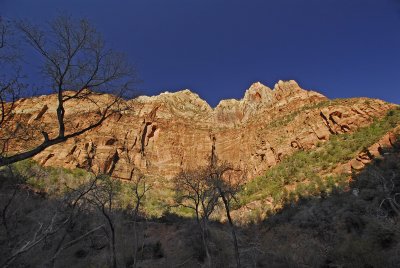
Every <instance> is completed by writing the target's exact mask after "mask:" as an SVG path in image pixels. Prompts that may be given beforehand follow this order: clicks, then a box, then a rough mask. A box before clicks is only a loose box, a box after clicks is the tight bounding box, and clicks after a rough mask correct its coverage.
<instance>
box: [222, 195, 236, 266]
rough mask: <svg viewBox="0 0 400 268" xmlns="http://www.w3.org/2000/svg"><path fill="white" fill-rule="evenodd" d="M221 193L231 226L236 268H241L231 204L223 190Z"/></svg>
mask: <svg viewBox="0 0 400 268" xmlns="http://www.w3.org/2000/svg"><path fill="white" fill-rule="evenodd" d="M219 192H220V195H221V198H222V201H223V202H224V206H225V211H226V217H227V218H228V222H229V226H230V227H231V232H232V239H233V246H234V248H235V259H236V267H238V268H240V255H239V246H238V242H237V238H236V232H235V226H234V225H233V222H232V218H231V213H230V209H229V203H228V200H227V199H226V197H225V194H224V192H222V191H221V189H220V190H219Z"/></svg>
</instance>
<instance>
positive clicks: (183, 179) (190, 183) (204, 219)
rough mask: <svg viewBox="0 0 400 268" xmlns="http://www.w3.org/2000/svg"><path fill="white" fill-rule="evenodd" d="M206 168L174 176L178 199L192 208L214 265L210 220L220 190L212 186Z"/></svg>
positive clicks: (210, 263) (208, 254)
mask: <svg viewBox="0 0 400 268" xmlns="http://www.w3.org/2000/svg"><path fill="white" fill-rule="evenodd" d="M207 171H208V170H207V169H205V168H202V169H198V170H191V171H184V172H181V173H180V174H179V175H178V176H176V177H175V178H174V184H175V188H176V194H177V196H176V201H177V203H178V204H179V205H180V206H183V207H186V208H189V209H192V210H193V211H194V213H195V215H196V222H197V225H198V227H199V230H200V234H201V239H202V244H203V248H204V251H205V254H206V258H207V262H208V266H209V267H211V266H212V261H211V253H210V250H209V246H208V221H209V217H210V215H211V214H212V213H213V211H214V209H215V207H216V205H217V203H218V198H219V196H218V192H217V190H216V188H214V187H211V186H212V185H211V184H210V181H208V180H207V178H208V172H207Z"/></svg>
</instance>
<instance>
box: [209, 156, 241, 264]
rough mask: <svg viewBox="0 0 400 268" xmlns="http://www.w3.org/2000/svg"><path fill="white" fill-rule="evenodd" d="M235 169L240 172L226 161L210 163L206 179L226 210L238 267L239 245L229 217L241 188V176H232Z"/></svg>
mask: <svg viewBox="0 0 400 268" xmlns="http://www.w3.org/2000/svg"><path fill="white" fill-rule="evenodd" d="M235 171H238V172H241V171H240V170H235V169H234V168H233V167H231V166H230V165H229V164H226V163H225V164H222V165H216V164H212V165H211V166H210V168H209V170H208V176H209V179H208V180H209V182H210V184H211V185H212V187H213V188H215V189H216V190H217V192H218V195H219V197H220V198H221V199H222V202H223V205H224V208H225V212H226V217H227V219H228V223H229V227H230V229H231V233H232V240H233V246H234V250H235V260H236V266H237V267H240V266H241V265H240V255H239V246H238V241H237V236H236V231H235V225H234V223H233V220H232V217H231V209H232V205H233V203H238V200H237V196H238V194H239V191H240V189H241V185H242V182H243V178H242V177H237V176H234V174H233V172H235Z"/></svg>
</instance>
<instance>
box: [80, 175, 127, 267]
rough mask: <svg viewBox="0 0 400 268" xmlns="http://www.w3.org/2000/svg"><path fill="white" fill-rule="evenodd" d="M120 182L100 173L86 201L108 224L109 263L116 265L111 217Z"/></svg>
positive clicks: (113, 226) (113, 228)
mask: <svg viewBox="0 0 400 268" xmlns="http://www.w3.org/2000/svg"><path fill="white" fill-rule="evenodd" d="M120 188H121V182H120V181H118V180H114V179H112V178H110V177H109V176H106V175H100V176H99V180H98V181H97V185H96V187H95V189H94V190H93V191H91V192H90V193H89V196H88V199H87V200H88V201H89V202H90V203H91V204H92V205H93V206H94V207H95V208H97V210H98V211H99V212H100V213H101V215H102V216H103V217H104V219H105V221H106V224H107V226H108V232H107V234H108V235H107V236H108V238H109V241H110V250H111V265H112V267H114V268H116V267H117V253H116V248H115V246H116V236H115V227H116V226H115V223H114V219H113V214H114V201H115V197H116V195H117V194H118V192H119V191H120Z"/></svg>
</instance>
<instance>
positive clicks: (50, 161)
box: [13, 81, 394, 179]
mask: <svg viewBox="0 0 400 268" xmlns="http://www.w3.org/2000/svg"><path fill="white" fill-rule="evenodd" d="M108 97H109V96H107V95H99V96H98V98H99V100H101V99H102V98H104V99H107V98H108ZM92 105H93V104H91V103H84V102H83V101H76V100H74V101H71V102H69V103H68V104H67V107H66V110H67V117H68V118H69V123H68V127H72V128H73V127H75V128H79V127H80V126H82V125H84V124H85V122H87V121H88V120H90V118H91V117H93V116H95V113H93V109H92V108H93V107H92ZM126 105H127V107H129V109H128V110H126V111H124V112H121V113H119V114H117V115H114V116H113V117H111V118H109V119H108V120H107V121H106V122H105V123H104V124H102V125H101V126H100V127H97V128H96V129H93V130H91V131H89V132H87V133H86V134H84V135H82V136H79V137H77V138H75V139H71V140H68V141H67V142H66V143H63V144H59V145H56V146H53V147H50V148H48V149H47V150H45V151H43V152H42V153H40V154H39V155H37V156H36V157H35V158H34V159H35V160H37V161H39V162H40V163H41V164H43V165H45V166H63V167H66V168H75V167H79V168H85V169H91V170H93V171H95V172H105V173H109V174H112V175H113V176H114V177H117V178H121V179H130V178H131V176H132V174H133V171H134V170H141V171H142V172H143V173H145V174H147V175H151V176H159V177H165V178H170V177H172V176H174V175H176V174H177V173H178V172H180V171H181V170H182V169H187V168H195V167H197V166H199V165H204V164H206V163H207V161H208V160H207V159H208V157H210V155H211V154H212V153H215V154H216V155H217V156H218V158H219V159H220V160H221V161H227V162H229V163H231V164H232V165H234V166H235V167H237V168H239V169H241V170H245V171H246V172H247V174H248V177H253V176H257V175H260V174H262V173H263V172H264V171H265V170H266V169H268V168H269V167H271V166H274V165H275V164H277V163H278V162H279V161H280V160H281V159H282V158H283V157H284V156H286V155H290V154H291V153H293V152H294V151H296V150H300V149H310V148H313V147H314V146H315V145H316V144H317V142H321V141H322V142H323V141H326V140H328V139H329V137H330V135H332V134H340V133H345V132H348V131H353V130H355V129H357V128H359V127H361V126H365V125H368V124H369V123H371V122H372V120H373V118H374V117H380V116H382V115H384V114H385V113H386V112H387V110H388V109H390V108H393V107H394V106H393V105H392V104H388V103H386V102H384V101H381V100H375V99H366V98H357V99H346V100H333V101H330V100H328V99H327V98H326V97H325V96H323V95H321V94H319V93H317V92H314V91H308V90H304V89H302V88H300V87H299V85H298V84H297V83H296V82H295V81H287V82H283V81H279V82H278V83H277V84H276V85H275V87H274V89H270V88H268V87H266V86H264V85H262V84H261V83H255V84H253V85H252V86H251V87H250V88H249V89H248V90H247V91H246V92H245V95H244V97H243V99H241V100H233V99H232V100H223V101H221V102H220V103H219V104H218V106H217V107H215V108H211V107H210V106H209V105H208V104H207V103H206V102H205V101H204V100H202V99H201V98H200V97H199V96H198V95H197V94H195V93H192V92H191V91H189V90H183V91H179V92H175V93H169V92H166V93H162V94H160V95H158V96H153V97H147V96H141V97H138V98H136V99H134V100H129V101H126ZM55 109H56V96H54V95H49V96H41V97H35V98H31V99H22V100H19V101H18V102H17V103H16V116H17V117H18V118H19V119H18V120H23V121H24V122H28V123H29V125H30V126H33V127H34V130H31V132H32V133H30V134H29V135H30V137H34V138H35V139H36V142H40V138H39V137H40V130H42V129H43V130H46V131H47V132H49V133H50V135H52V134H53V135H54V133H55V131H56V124H55V122H56V121H55ZM17 117H16V118H17ZM16 127H17V126H16ZM29 142H30V143H32V141H31V140H30V141H29ZM13 146H14V149H16V150H19V149H22V148H27V147H29V145H28V143H27V142H24V141H19V143H18V144H14V145H13Z"/></svg>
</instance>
